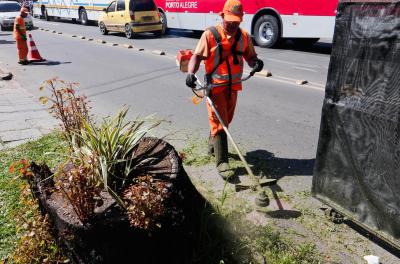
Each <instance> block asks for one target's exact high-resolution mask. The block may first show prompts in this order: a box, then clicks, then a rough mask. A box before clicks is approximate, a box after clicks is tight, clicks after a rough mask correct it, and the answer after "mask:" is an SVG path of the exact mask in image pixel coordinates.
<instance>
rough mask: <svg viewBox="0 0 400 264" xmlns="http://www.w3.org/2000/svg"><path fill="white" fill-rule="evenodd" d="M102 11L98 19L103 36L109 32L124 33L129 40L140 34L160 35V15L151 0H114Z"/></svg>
mask: <svg viewBox="0 0 400 264" xmlns="http://www.w3.org/2000/svg"><path fill="white" fill-rule="evenodd" d="M103 11H104V12H103V13H102V14H101V15H100V19H99V28H100V31H101V33H102V34H103V35H107V34H108V32H109V31H115V32H124V33H125V36H126V37H127V38H129V39H130V38H133V36H134V35H135V34H136V33H142V32H152V33H154V34H155V35H156V36H161V34H162V23H161V21H160V13H159V12H158V9H157V7H156V5H155V3H154V2H153V0H116V1H112V2H111V3H110V5H109V6H108V7H107V8H104V9H103Z"/></svg>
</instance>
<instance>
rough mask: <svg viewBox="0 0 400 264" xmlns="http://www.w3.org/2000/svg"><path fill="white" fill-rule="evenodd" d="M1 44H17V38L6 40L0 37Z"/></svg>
mask: <svg viewBox="0 0 400 264" xmlns="http://www.w3.org/2000/svg"><path fill="white" fill-rule="evenodd" d="M2 36H3V35H2ZM0 44H15V40H11V41H10V40H5V39H0Z"/></svg>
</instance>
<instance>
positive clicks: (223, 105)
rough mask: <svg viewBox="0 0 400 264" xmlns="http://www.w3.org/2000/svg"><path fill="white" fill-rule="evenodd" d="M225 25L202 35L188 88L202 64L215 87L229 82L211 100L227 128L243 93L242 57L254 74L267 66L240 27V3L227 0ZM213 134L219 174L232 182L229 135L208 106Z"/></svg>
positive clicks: (214, 91)
mask: <svg viewBox="0 0 400 264" xmlns="http://www.w3.org/2000/svg"><path fill="white" fill-rule="evenodd" d="M220 16H221V18H222V23H221V24H219V25H217V26H215V27H210V28H208V29H207V30H206V31H205V32H204V33H203V35H202V36H201V38H200V40H199V42H198V44H197V47H196V49H195V51H194V54H193V56H192V57H191V59H190V62H189V67H188V75H187V78H186V85H187V86H188V87H191V88H194V87H195V85H196V84H195V83H196V80H197V79H196V77H195V73H196V72H197V71H198V69H199V66H200V62H201V61H204V64H205V71H206V77H207V80H208V81H209V82H211V83H213V84H218V83H226V85H225V86H221V87H214V88H213V89H212V91H211V95H210V98H211V100H212V101H213V102H214V104H215V107H216V109H217V111H218V112H219V114H220V116H221V118H222V119H223V121H224V123H225V125H226V126H228V125H229V124H230V123H231V121H232V118H233V114H234V112H235V107H236V100H237V94H238V91H241V90H242V84H241V83H240V82H239V83H235V82H238V81H240V79H241V78H242V75H243V58H244V59H245V60H246V62H247V64H248V65H249V66H250V67H252V68H253V69H254V70H255V71H261V70H262V68H263V66H264V63H263V62H262V61H261V60H260V59H258V58H257V54H256V52H255V49H254V46H253V43H252V40H251V38H250V35H249V34H248V33H247V32H246V31H244V30H243V29H241V28H240V27H239V25H240V22H242V19H243V6H242V3H241V2H240V1H239V0H227V1H226V2H225V5H224V8H223V11H222V12H220ZM207 110H208V118H209V122H210V127H211V132H210V137H209V153H210V154H214V155H215V159H216V166H217V170H218V173H219V175H220V176H221V177H222V178H223V179H229V178H230V177H231V176H233V175H234V171H233V170H232V169H231V167H230V166H229V162H228V141H227V135H226V133H225V131H224V129H223V127H222V125H221V124H220V122H219V121H218V118H217V116H216V115H215V113H214V112H213V111H212V109H211V106H210V105H209V104H208V103H207Z"/></svg>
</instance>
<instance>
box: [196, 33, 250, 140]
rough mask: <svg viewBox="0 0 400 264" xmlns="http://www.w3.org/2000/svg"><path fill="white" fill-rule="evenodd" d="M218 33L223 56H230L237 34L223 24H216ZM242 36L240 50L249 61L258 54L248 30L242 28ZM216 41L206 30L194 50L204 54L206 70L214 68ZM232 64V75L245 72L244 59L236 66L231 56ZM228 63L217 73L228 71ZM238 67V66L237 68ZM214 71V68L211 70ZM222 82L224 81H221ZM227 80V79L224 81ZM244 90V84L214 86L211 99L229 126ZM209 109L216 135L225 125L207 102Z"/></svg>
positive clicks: (210, 121) (212, 130)
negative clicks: (238, 98) (232, 34)
mask: <svg viewBox="0 0 400 264" xmlns="http://www.w3.org/2000/svg"><path fill="white" fill-rule="evenodd" d="M216 28H217V30H218V33H219V34H220V36H221V43H222V46H223V53H222V57H223V58H228V57H229V55H231V51H230V48H231V46H232V45H233V43H234V40H235V36H230V35H228V34H226V32H225V31H224V29H223V27H222V25H218V26H216ZM242 38H243V42H244V46H243V47H240V46H241V45H239V44H238V45H237V48H238V50H239V49H242V50H240V51H241V52H242V53H243V57H244V59H245V60H246V61H249V60H251V59H253V58H255V57H256V56H257V54H256V52H255V49H254V46H253V43H252V40H251V38H250V36H249V34H248V33H247V32H245V31H244V30H242ZM215 46H216V41H215V39H214V37H213V34H212V33H211V31H210V30H206V31H205V32H204V33H203V35H202V36H201V38H200V40H199V43H198V44H197V47H196V49H195V51H194V53H195V54H196V55H199V56H202V57H204V58H206V60H205V66H206V72H207V71H208V70H209V69H212V68H213V67H214V66H213V65H214V64H215V63H214V62H215V58H214V57H215V56H216V55H215V51H216V49H217V48H216V47H215ZM229 61H230V65H231V67H232V69H233V71H232V75H233V76H235V75H236V76H238V74H239V75H240V76H241V74H242V73H243V60H242V59H241V60H240V66H234V65H233V63H232V56H230V58H229ZM226 67H227V66H226V63H225V62H224V63H222V64H221V65H220V66H219V67H218V69H217V71H216V73H217V74H218V73H224V72H225V73H226ZM235 67H236V68H235ZM209 71H212V70H209ZM239 79H240V77H236V78H235V77H233V82H235V80H239ZM217 82H218V81H217V80H214V79H213V83H217ZM220 82H222V81H220ZM223 82H226V81H223ZM240 90H242V84H241V83H239V84H235V85H232V89H229V88H228V86H222V87H216V88H213V90H212V91H211V96H210V98H211V100H212V101H213V102H214V105H215V107H216V109H217V111H218V113H219V114H220V116H221V118H222V120H223V121H224V123H225V125H226V126H227V127H228V126H229V124H230V123H231V121H232V119H233V115H234V113H235V108H236V102H237V94H238V91H240ZM207 111H208V120H209V123H210V128H211V135H212V136H213V137H215V135H217V134H218V133H219V132H221V131H223V127H222V125H221V124H220V122H219V120H218V118H217V116H216V114H215V113H214V111H212V108H211V106H210V105H209V104H208V103H207Z"/></svg>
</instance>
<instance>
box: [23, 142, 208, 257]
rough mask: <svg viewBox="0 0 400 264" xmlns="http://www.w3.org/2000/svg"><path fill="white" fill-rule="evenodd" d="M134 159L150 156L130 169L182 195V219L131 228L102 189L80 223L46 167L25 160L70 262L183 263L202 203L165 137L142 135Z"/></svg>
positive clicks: (41, 207) (33, 189)
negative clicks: (177, 222) (147, 164)
mask: <svg viewBox="0 0 400 264" xmlns="http://www.w3.org/2000/svg"><path fill="white" fill-rule="evenodd" d="M133 155H134V159H136V161H137V162H138V161H140V160H141V159H143V158H144V157H145V158H152V161H151V166H150V167H147V168H146V170H145V171H144V169H145V168H139V169H138V170H136V171H134V172H132V173H134V174H137V175H143V173H146V174H147V175H151V176H152V177H154V178H157V179H162V180H165V181H168V182H170V183H171V184H172V185H173V186H174V188H178V189H179V190H180V192H182V194H183V197H184V198H185V199H184V200H183V201H184V202H183V203H182V204H181V205H180V206H181V207H182V210H183V212H184V215H185V220H184V222H183V223H182V224H181V225H180V226H176V227H168V226H166V227H161V228H160V229H159V230H156V231H154V232H152V233H149V232H147V231H144V230H139V229H135V228H132V226H130V224H129V221H128V218H127V215H126V213H125V211H124V210H122V209H121V208H120V207H119V206H118V205H117V203H116V202H115V201H114V199H113V198H112V197H111V196H110V195H109V194H108V193H107V192H105V191H104V192H102V193H101V198H102V200H103V204H102V205H101V206H100V207H97V208H96V209H95V217H94V219H93V220H92V221H91V222H90V223H88V224H83V223H82V222H81V221H80V220H79V218H78V217H77V215H76V213H75V211H74V209H73V207H72V205H71V204H70V202H69V200H68V199H67V198H66V197H65V195H63V193H62V192H61V191H56V190H55V188H54V181H53V179H52V177H50V176H51V174H52V172H51V171H50V170H49V169H48V167H47V166H46V165H36V164H35V163H32V164H31V169H32V172H33V174H34V178H33V180H31V181H30V185H31V189H32V191H33V193H34V195H35V197H36V198H37V199H38V202H39V205H40V209H41V212H42V214H48V216H49V220H50V224H51V227H52V228H51V229H52V232H53V235H54V236H55V238H56V240H57V242H58V245H59V246H60V248H61V249H62V250H63V251H64V252H65V254H66V255H67V256H68V257H69V258H70V261H71V262H72V263H79V264H80V263H82V264H89V263H188V262H190V254H191V252H192V250H191V245H193V239H194V238H193V232H194V230H193V229H196V226H197V224H196V223H197V222H198V221H197V219H198V212H199V210H198V209H197V208H202V207H203V205H204V200H203V198H202V197H201V196H200V195H199V194H198V192H197V191H196V189H195V188H194V186H193V185H192V183H191V182H190V179H189V178H188V176H187V174H186V172H185V171H184V170H183V167H182V163H181V160H180V158H179V156H178V154H177V152H176V151H175V149H174V148H173V147H172V146H171V145H170V144H168V143H167V142H165V141H163V140H161V139H158V138H151V137H146V138H143V139H142V140H141V142H140V143H139V144H138V146H137V147H136V148H135V149H134V153H133Z"/></svg>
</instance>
